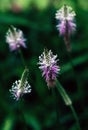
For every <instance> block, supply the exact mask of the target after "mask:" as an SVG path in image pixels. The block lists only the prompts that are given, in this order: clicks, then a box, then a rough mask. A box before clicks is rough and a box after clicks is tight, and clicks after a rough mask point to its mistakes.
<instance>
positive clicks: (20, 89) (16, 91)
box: [9, 69, 31, 100]
mask: <svg viewBox="0 0 88 130" xmlns="http://www.w3.org/2000/svg"><path fill="white" fill-rule="evenodd" d="M27 76H28V69H25V70H24V72H23V74H22V77H21V79H20V80H16V81H15V83H13V85H12V88H11V89H10V90H9V91H10V92H11V94H12V96H13V98H14V99H16V100H19V98H20V97H21V96H22V95H23V94H26V93H30V92H31V86H30V85H29V83H28V81H27Z"/></svg>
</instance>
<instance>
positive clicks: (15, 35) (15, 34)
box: [6, 26, 26, 51]
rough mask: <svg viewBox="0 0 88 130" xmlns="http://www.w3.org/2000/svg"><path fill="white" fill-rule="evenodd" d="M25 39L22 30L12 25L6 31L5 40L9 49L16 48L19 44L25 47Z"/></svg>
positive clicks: (13, 49)
mask: <svg viewBox="0 0 88 130" xmlns="http://www.w3.org/2000/svg"><path fill="white" fill-rule="evenodd" d="M25 41H26V39H25V38H24V36H23V32H22V31H21V30H20V29H16V28H15V27H13V26H12V27H11V29H9V30H8V32H7V33H6V42H7V43H8V44H9V47H10V50H11V51H15V50H17V49H18V48H19V47H20V46H22V47H24V48H26V45H25Z"/></svg>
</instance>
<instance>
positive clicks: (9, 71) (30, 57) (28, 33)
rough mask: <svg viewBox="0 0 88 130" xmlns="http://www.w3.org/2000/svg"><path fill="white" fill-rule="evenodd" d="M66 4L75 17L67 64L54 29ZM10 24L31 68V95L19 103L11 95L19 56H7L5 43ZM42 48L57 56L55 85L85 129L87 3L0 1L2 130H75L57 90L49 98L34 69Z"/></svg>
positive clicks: (87, 122) (87, 109) (87, 114)
mask: <svg viewBox="0 0 88 130" xmlns="http://www.w3.org/2000/svg"><path fill="white" fill-rule="evenodd" d="M64 3H67V4H68V5H69V6H72V8H73V9H74V10H75V12H76V24H77V29H76V32H75V34H74V35H73V36H72V37H71V46H72V51H71V53H70V56H71V59H70V58H69V55H68V52H67V50H66V47H65V45H64V41H63V37H60V36H59V32H58V31H57V29H56V25H57V21H56V19H55V13H56V10H57V9H60V8H61V6H62V5H63V4H64ZM10 25H13V26H15V27H17V28H19V29H21V30H22V31H23V32H24V36H25V38H26V39H27V41H26V44H27V49H23V48H22V52H23V55H24V57H25V60H26V62H27V64H28V67H29V79H28V80H29V83H30V84H31V87H32V92H31V93H30V94H26V95H24V96H23V100H21V101H20V103H19V102H16V101H14V100H13V98H12V97H11V94H10V92H9V89H11V86H12V84H13V82H15V80H17V79H20V77H21V74H22V72H23V70H24V67H23V66H22V63H21V60H20V56H19V54H18V52H15V53H14V52H10V50H9V47H8V44H7V43H6V41H5V35H6V32H7V30H8V28H9V27H10ZM44 47H47V48H48V49H51V50H52V51H53V53H54V54H57V55H58V58H59V65H60V68H61V71H60V74H59V76H58V80H59V81H60V83H61V84H62V85H63V87H64V88H65V90H66V91H67V93H68V94H69V96H70V97H71V99H72V101H73V106H74V108H75V110H76V112H77V114H78V117H79V121H80V124H81V128H82V130H87V129H88V1H87V0H73V1H72V0H66V1H65V0H17V1H16V0H0V130H76V123H75V120H74V117H73V116H72V112H71V110H70V108H69V107H67V106H65V104H64V101H63V100H62V98H61V96H60V94H59V92H58V91H57V89H56V88H55V93H56V96H55V97H53V96H52V91H51V90H49V89H48V87H47V85H46V83H45V80H44V78H42V76H41V72H40V70H39V69H38V65H37V62H38V57H39V55H41V53H42V52H43V49H44ZM70 61H72V63H73V66H74V67H73V68H72V66H71V62H70Z"/></svg>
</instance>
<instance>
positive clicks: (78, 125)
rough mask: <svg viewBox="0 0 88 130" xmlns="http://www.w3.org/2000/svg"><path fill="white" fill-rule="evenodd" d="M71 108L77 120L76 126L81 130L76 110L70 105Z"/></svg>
mask: <svg viewBox="0 0 88 130" xmlns="http://www.w3.org/2000/svg"><path fill="white" fill-rule="evenodd" d="M70 108H71V111H72V113H73V116H74V118H75V120H76V125H77V128H78V129H77V130H81V128H80V124H79V120H78V116H77V113H76V111H75V109H74V107H73V106H72V105H70Z"/></svg>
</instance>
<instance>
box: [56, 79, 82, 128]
mask: <svg viewBox="0 0 88 130" xmlns="http://www.w3.org/2000/svg"><path fill="white" fill-rule="evenodd" d="M56 87H57V89H58V91H59V93H60V95H61V96H62V98H63V100H64V102H65V104H66V105H67V106H69V107H70V109H71V111H72V114H73V117H74V119H75V121H76V125H77V130H81V128H80V124H79V119H78V116H77V114H76V111H75V109H74V107H73V105H72V101H71V99H70V97H69V96H68V94H67V93H66V91H65V89H64V88H63V87H62V85H61V84H60V82H59V81H58V80H56Z"/></svg>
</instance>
